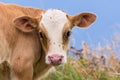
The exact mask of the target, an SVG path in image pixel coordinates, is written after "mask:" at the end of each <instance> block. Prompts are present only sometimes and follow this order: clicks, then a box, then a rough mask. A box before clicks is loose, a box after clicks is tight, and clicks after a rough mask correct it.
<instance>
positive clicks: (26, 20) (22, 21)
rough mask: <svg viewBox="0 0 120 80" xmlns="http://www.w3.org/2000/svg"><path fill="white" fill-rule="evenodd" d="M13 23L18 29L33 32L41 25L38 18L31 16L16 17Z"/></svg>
mask: <svg viewBox="0 0 120 80" xmlns="http://www.w3.org/2000/svg"><path fill="white" fill-rule="evenodd" d="M13 23H14V25H15V27H16V28H17V29H19V30H20V31H23V32H32V31H33V30H35V28H36V27H37V26H38V25H39V22H38V20H37V19H36V18H32V17H29V16H21V17H18V18H15V19H14V20H13Z"/></svg>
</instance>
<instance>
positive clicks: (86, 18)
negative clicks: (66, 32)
mask: <svg viewBox="0 0 120 80" xmlns="http://www.w3.org/2000/svg"><path fill="white" fill-rule="evenodd" d="M68 19H69V20H70V22H71V24H72V28H73V27H74V26H78V27H81V28H86V27H88V26H89V25H90V24H92V23H93V22H94V21H95V20H96V15H95V14H93V13H88V12H85V13H80V14H77V15H75V16H68Z"/></svg>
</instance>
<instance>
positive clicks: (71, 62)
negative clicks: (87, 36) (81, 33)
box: [43, 40, 120, 80]
mask: <svg viewBox="0 0 120 80" xmlns="http://www.w3.org/2000/svg"><path fill="white" fill-rule="evenodd" d="M113 43H114V45H113ZM82 47H83V50H82V51H81V50H76V49H75V48H72V50H71V51H70V52H71V53H72V57H69V58H68V63H67V64H65V65H61V66H58V67H56V71H55V72H53V73H50V74H49V75H48V77H46V78H44V79H43V80H120V56H119V53H120V40H118V41H114V42H113V41H112V44H111V45H110V44H109V45H108V44H107V45H105V46H104V47H103V46H101V45H100V44H98V47H97V48H92V47H90V46H88V45H87V44H86V43H85V42H84V43H82ZM116 54H117V55H116ZM74 57H78V58H77V59H76V58H74Z"/></svg>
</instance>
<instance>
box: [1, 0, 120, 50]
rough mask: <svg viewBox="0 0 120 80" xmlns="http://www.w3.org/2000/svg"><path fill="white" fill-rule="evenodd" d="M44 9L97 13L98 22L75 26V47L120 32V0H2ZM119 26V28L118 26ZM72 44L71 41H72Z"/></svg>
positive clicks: (94, 44) (95, 43)
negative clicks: (88, 26)
mask: <svg viewBox="0 0 120 80" xmlns="http://www.w3.org/2000/svg"><path fill="white" fill-rule="evenodd" d="M0 1H1V2H5V3H14V4H19V5H22V6H30V7H35V8H42V9H51V8H55V9H61V10H65V11H66V12H67V13H69V14H70V15H75V14H77V13H80V12H93V13H95V14H96V15H97V20H96V22H95V23H94V24H93V25H91V27H90V28H88V29H80V28H77V27H76V28H74V29H73V32H72V34H73V35H72V36H73V37H74V38H75V47H77V48H81V42H82V41H86V42H87V43H88V44H90V45H93V46H97V43H98V42H101V43H102V44H104V43H106V42H107V41H108V42H109V39H110V37H111V36H113V35H114V33H115V32H120V17H119V16H120V0H0ZM118 27H119V28H118ZM70 44H71V43H70Z"/></svg>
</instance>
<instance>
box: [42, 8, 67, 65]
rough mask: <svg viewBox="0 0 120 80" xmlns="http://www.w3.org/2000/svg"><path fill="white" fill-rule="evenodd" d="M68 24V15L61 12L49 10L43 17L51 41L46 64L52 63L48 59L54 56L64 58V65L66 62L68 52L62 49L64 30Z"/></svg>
mask: <svg viewBox="0 0 120 80" xmlns="http://www.w3.org/2000/svg"><path fill="white" fill-rule="evenodd" d="M67 22H68V19H67V17H66V13H64V12H63V11H60V10H56V9H51V10H47V11H46V12H45V13H44V14H43V15H42V19H41V24H43V25H44V27H45V29H46V30H47V33H48V37H49V39H50V45H49V51H48V54H47V56H46V63H48V64H49V63H50V62H49V61H48V59H47V57H48V56H51V55H54V54H58V55H62V56H64V59H63V61H62V63H65V62H66V51H64V50H63V47H62V45H63V44H62V42H63V41H62V30H63V28H64V25H65V23H67Z"/></svg>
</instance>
